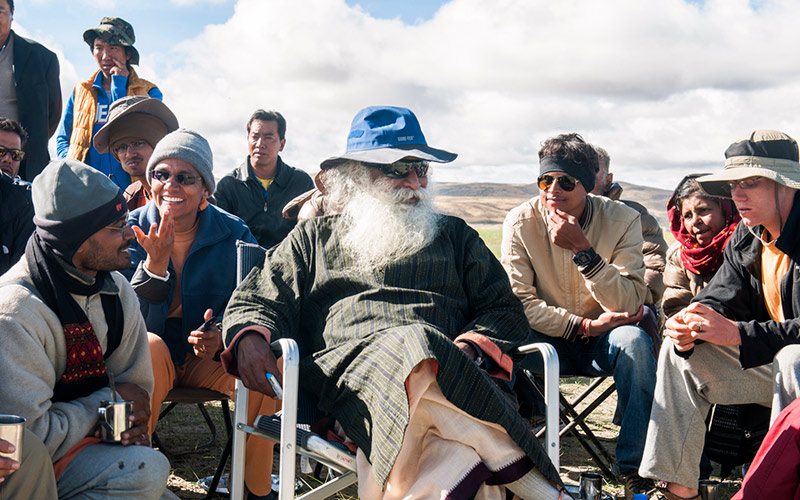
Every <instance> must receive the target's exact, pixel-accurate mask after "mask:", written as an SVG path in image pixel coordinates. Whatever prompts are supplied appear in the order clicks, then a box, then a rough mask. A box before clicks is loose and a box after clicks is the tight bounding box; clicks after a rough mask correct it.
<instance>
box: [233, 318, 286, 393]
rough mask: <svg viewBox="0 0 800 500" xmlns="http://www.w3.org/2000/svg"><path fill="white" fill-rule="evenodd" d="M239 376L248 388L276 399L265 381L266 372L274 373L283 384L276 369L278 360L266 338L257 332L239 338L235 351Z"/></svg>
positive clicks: (281, 376) (281, 377)
mask: <svg viewBox="0 0 800 500" xmlns="http://www.w3.org/2000/svg"><path fill="white" fill-rule="evenodd" d="M236 354H237V364H238V367H239V376H240V377H241V379H242V382H243V383H244V386H245V387H247V388H248V389H250V390H253V391H258V392H260V393H262V394H266V395H267V396H269V397H271V398H273V399H277V398H276V397H275V392H274V391H273V390H272V386H271V385H270V384H269V382H267V373H271V374H273V375H275V378H277V379H278V383H279V384H281V386H283V375H281V373H280V371H279V370H278V361H277V360H276V359H275V355H274V354H273V353H272V349H270V347H269V344H268V343H267V340H266V339H265V338H264V337H262V336H261V335H260V334H258V333H251V334H248V335H247V336H245V337H242V338H241V339H240V340H239V345H238V348H237V351H236Z"/></svg>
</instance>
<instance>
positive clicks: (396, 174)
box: [365, 161, 430, 179]
mask: <svg viewBox="0 0 800 500" xmlns="http://www.w3.org/2000/svg"><path fill="white" fill-rule="evenodd" d="M365 165H366V166H367V167H369V168H374V169H376V170H380V171H381V172H382V173H383V175H385V176H386V177H388V178H390V179H405V178H406V177H408V174H409V173H410V172H411V170H413V171H414V172H415V173H416V174H417V177H419V178H423V177H427V176H428V168H430V164H429V163H428V162H427V161H398V162H395V163H392V164H389V165H384V164H381V163H366V164H365Z"/></svg>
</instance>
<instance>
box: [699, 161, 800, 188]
mask: <svg viewBox="0 0 800 500" xmlns="http://www.w3.org/2000/svg"><path fill="white" fill-rule="evenodd" d="M748 177H765V178H767V179H770V180H773V181H775V182H777V183H778V184H782V185H784V186H786V187H789V188H792V189H798V190H800V163H798V162H796V161H792V160H784V159H778V158H761V157H758V156H734V157H731V158H728V160H727V161H726V162H725V169H724V170H723V171H722V172H717V173H715V174H710V175H705V176H703V177H698V178H697V183H698V184H699V185H700V188H701V189H702V190H703V191H705V192H706V193H707V194H709V195H711V196H717V197H720V198H730V197H731V188H730V185H729V184H728V182H730V181H739V180H742V179H747V178H748Z"/></svg>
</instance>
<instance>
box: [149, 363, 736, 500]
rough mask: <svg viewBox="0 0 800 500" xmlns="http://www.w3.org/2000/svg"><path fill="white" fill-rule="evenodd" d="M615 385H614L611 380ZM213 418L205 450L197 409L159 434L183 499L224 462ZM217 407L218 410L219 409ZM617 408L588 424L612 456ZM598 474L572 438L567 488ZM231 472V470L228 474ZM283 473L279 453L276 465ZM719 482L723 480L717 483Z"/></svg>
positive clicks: (571, 382)
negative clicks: (587, 475) (587, 474)
mask: <svg viewBox="0 0 800 500" xmlns="http://www.w3.org/2000/svg"><path fill="white" fill-rule="evenodd" d="M589 382H590V379H584V378H573V379H564V380H562V382H561V385H560V387H561V390H562V391H563V392H565V393H566V394H568V395H573V396H574V395H575V394H577V393H578V392H579V391H581V390H582V389H583V388H584V387H585V386H586V385H587V384H588V383H589ZM605 383H606V384H610V381H606V382H605ZM209 406H212V408H210V413H211V415H212V417H214V419H215V420H216V422H217V427H218V428H219V429H220V435H219V437H218V438H217V442H216V443H215V444H214V445H213V446H211V447H209V448H202V444H203V443H205V442H206V441H207V440H208V438H209V436H210V434H209V431H208V428H207V427H206V425H205V423H204V422H203V421H202V417H201V416H200V413H199V411H198V410H197V408H196V407H195V406H193V405H178V407H176V409H175V410H173V412H172V413H170V414H169V415H167V416H166V417H165V418H164V419H162V420H161V421H160V422H159V425H158V433H159V436H160V437H161V440H162V442H163V443H164V447H165V449H166V450H167V454H168V456H169V458H170V463H171V464H172V467H173V469H172V475H171V476H170V480H169V488H170V490H172V491H173V492H174V493H175V494H176V495H178V496H179V497H180V498H187V499H188V498H195V499H196V498H203V497H204V496H205V491H204V490H203V489H202V488H200V487H198V486H197V484H196V483H197V480H198V479H199V478H202V477H205V476H210V475H212V474H213V473H214V471H215V469H216V467H217V463H218V461H219V457H220V456H221V454H222V449H223V446H224V445H225V435H224V431H223V429H224V427H223V423H222V414H221V409H220V408H219V403H216V404H214V403H210V404H209ZM213 406H216V408H214V407H213ZM615 406H616V395H614V396H612V397H610V398H608V399H607V400H606V401H605V402H604V403H603V404H602V405H601V406H600V407H599V408H598V409H597V410H595V412H594V413H592V415H591V418H589V419H588V422H589V425H590V427H591V428H592V430H593V431H594V432H595V433H596V434H597V436H598V437H599V439H600V440H601V442H602V443H603V444H604V446H605V447H606V449H607V450H608V451H609V453H611V454H612V456H613V453H614V445H615V442H616V436H617V433H618V431H619V429H618V427H616V426H615V425H613V424H612V423H611V420H612V418H613V414H614V408H615ZM590 470H591V471H596V470H597V467H595V466H594V464H593V463H592V461H591V459H590V458H589V456H588V454H587V453H586V452H585V451H584V450H583V448H581V447H580V445H579V444H578V442H577V441H576V440H575V438H573V437H571V436H567V437H565V438H564V439H562V441H561V478H562V479H563V480H564V482H565V483H572V484H577V483H578V481H579V479H580V473H581V472H584V471H590ZM226 471H227V469H226ZM275 472H277V453H276V461H275ZM298 477H299V478H300V480H301V481H302V482H303V483H304V484H305V486H304V488H303V489H304V490H308V489H310V488H309V485H311V484H313V483H315V482H316V480H315V479H314V478H313V477H310V476H306V475H304V474H299V475H298ZM715 479H719V478H715ZM740 483H741V481H740V480H739V479H728V480H726V481H724V482H723V483H722V486H721V488H720V493H721V495H720V497H719V500H728V499H730V498H731V497H732V496H733V494H734V493H735V492H736V491H737V490H738V489H739V486H740ZM603 490H604V491H606V492H608V493H609V494H611V495H612V496H614V497H615V498H624V491H623V486H622V484H620V483H619V482H616V481H606V482H605V485H604V486H603ZM356 497H357V494H356V489H355V486H353V487H350V488H348V489H347V490H345V492H344V493H343V494H341V495H338V496H337V498H340V499H343V500H354V499H355V498H356Z"/></svg>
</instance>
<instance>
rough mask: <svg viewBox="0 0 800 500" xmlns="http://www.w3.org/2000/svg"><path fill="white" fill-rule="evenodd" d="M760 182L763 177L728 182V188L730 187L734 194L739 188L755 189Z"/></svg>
mask: <svg viewBox="0 0 800 500" xmlns="http://www.w3.org/2000/svg"><path fill="white" fill-rule="evenodd" d="M760 181H761V177H748V178H746V179H740V180H738V181H728V186H729V187H730V189H731V192H733V190H734V189H736V188H737V187H738V188H739V189H753V188H754V187H756V186H758V183H759V182H760Z"/></svg>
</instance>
